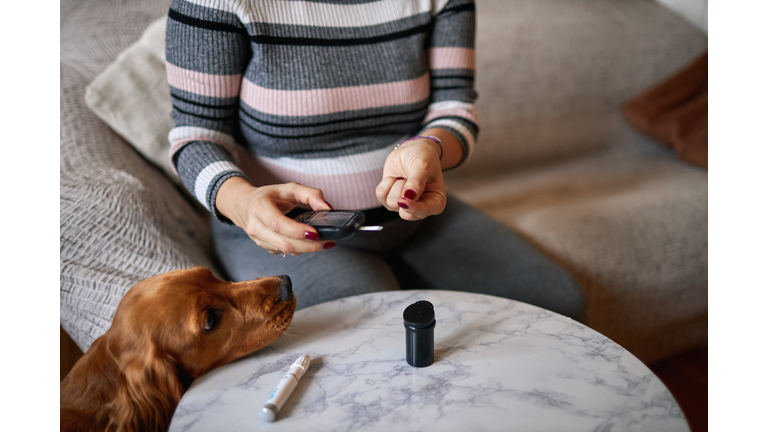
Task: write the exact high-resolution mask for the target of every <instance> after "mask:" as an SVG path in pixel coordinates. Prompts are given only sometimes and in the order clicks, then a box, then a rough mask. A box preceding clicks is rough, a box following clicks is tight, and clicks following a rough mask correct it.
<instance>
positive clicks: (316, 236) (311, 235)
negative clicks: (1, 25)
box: [304, 231, 320, 240]
mask: <svg viewBox="0 0 768 432" xmlns="http://www.w3.org/2000/svg"><path fill="white" fill-rule="evenodd" d="M304 238H305V239H307V240H320V235H319V234H318V233H316V232H312V231H307V232H305V233H304Z"/></svg>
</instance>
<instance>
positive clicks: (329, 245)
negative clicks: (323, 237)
mask: <svg viewBox="0 0 768 432" xmlns="http://www.w3.org/2000/svg"><path fill="white" fill-rule="evenodd" d="M335 247H336V243H334V242H328V243H326V244H324V245H323V249H331V248H335Z"/></svg>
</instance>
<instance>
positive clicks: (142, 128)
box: [85, 17, 180, 183]
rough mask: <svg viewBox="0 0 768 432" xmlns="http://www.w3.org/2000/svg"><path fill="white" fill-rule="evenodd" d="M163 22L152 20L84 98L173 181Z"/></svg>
mask: <svg viewBox="0 0 768 432" xmlns="http://www.w3.org/2000/svg"><path fill="white" fill-rule="evenodd" d="M165 22H166V17H163V18H161V19H159V20H157V21H155V22H154V23H152V24H151V25H150V26H149V27H148V28H147V29H146V30H145V31H144V34H143V35H142V36H141V38H140V39H139V40H138V41H137V42H136V43H134V44H133V45H131V46H130V47H129V48H128V49H127V50H125V51H124V52H123V53H122V54H120V55H119V56H118V57H117V60H116V61H115V62H114V63H113V64H111V65H110V66H109V67H107V68H106V69H105V70H104V72H102V73H101V74H100V75H99V76H97V77H96V79H94V80H93V82H92V83H91V84H90V85H88V87H86V89H85V103H86V105H88V107H89V108H90V109H91V111H93V112H94V113H95V114H96V115H97V116H98V117H99V118H100V119H102V120H103V121H104V122H106V123H107V124H108V125H109V126H110V127H111V128H112V129H113V130H114V131H115V132H117V133H118V134H120V135H121V136H122V137H123V138H125V139H126V140H127V141H128V142H129V143H130V144H131V145H132V146H133V147H134V148H135V149H136V150H137V151H138V152H139V153H141V154H142V155H143V156H144V157H145V158H147V159H148V160H149V161H151V162H152V163H154V164H155V165H156V166H158V167H159V168H160V169H161V170H162V171H163V172H165V173H166V175H168V177H169V178H171V179H172V180H173V181H175V182H176V183H180V182H179V178H178V177H177V176H176V175H175V174H174V173H173V171H172V170H171V165H170V161H169V160H168V150H169V148H170V144H169V143H168V132H170V131H171V129H172V128H173V126H174V123H173V119H172V118H171V116H170V113H171V109H172V105H171V94H170V89H169V87H168V79H167V77H166V73H165Z"/></svg>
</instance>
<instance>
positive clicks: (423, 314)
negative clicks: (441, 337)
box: [403, 300, 435, 367]
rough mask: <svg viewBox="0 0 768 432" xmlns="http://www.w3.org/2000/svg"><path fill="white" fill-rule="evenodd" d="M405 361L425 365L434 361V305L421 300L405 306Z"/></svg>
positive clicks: (414, 364)
mask: <svg viewBox="0 0 768 432" xmlns="http://www.w3.org/2000/svg"><path fill="white" fill-rule="evenodd" d="M403 322H404V324H405V361H407V362H408V364H409V365H411V366H416V367H425V366H429V365H431V364H432V362H434V361H435V307H434V306H432V303H430V302H428V301H426V300H421V301H417V302H416V303H414V304H412V305H410V306H408V307H407V308H405V312H403Z"/></svg>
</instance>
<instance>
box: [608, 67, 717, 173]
mask: <svg viewBox="0 0 768 432" xmlns="http://www.w3.org/2000/svg"><path fill="white" fill-rule="evenodd" d="M707 68H708V62H707V52H704V54H703V55H702V56H701V57H699V58H698V59H696V61H694V62H693V63H691V64H690V65H688V66H687V67H685V68H684V69H683V70H681V71H680V72H678V73H676V74H675V75H673V76H671V77H670V78H668V79H666V80H665V81H663V82H661V83H660V84H658V85H656V86H655V87H653V88H651V89H649V90H647V91H645V92H643V93H641V94H640V95H638V96H636V97H635V98H634V99H632V100H630V101H629V102H627V103H626V104H625V105H624V106H623V108H622V111H623V112H624V116H625V117H626V118H627V120H628V121H629V123H631V124H632V126H634V127H635V128H637V130H639V131H640V132H642V133H644V134H645V135H647V136H649V137H651V138H653V139H654V140H656V141H658V142H659V143H661V144H663V145H665V146H667V147H670V148H672V149H673V150H674V151H675V153H676V154H677V157H678V158H679V159H680V160H683V161H686V162H689V163H692V164H694V165H698V166H700V167H703V168H707V161H708V159H707V143H708V139H709V136H708V132H707V125H708V119H707V115H708V111H707V99H708V96H707V90H708V77H707Z"/></svg>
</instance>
